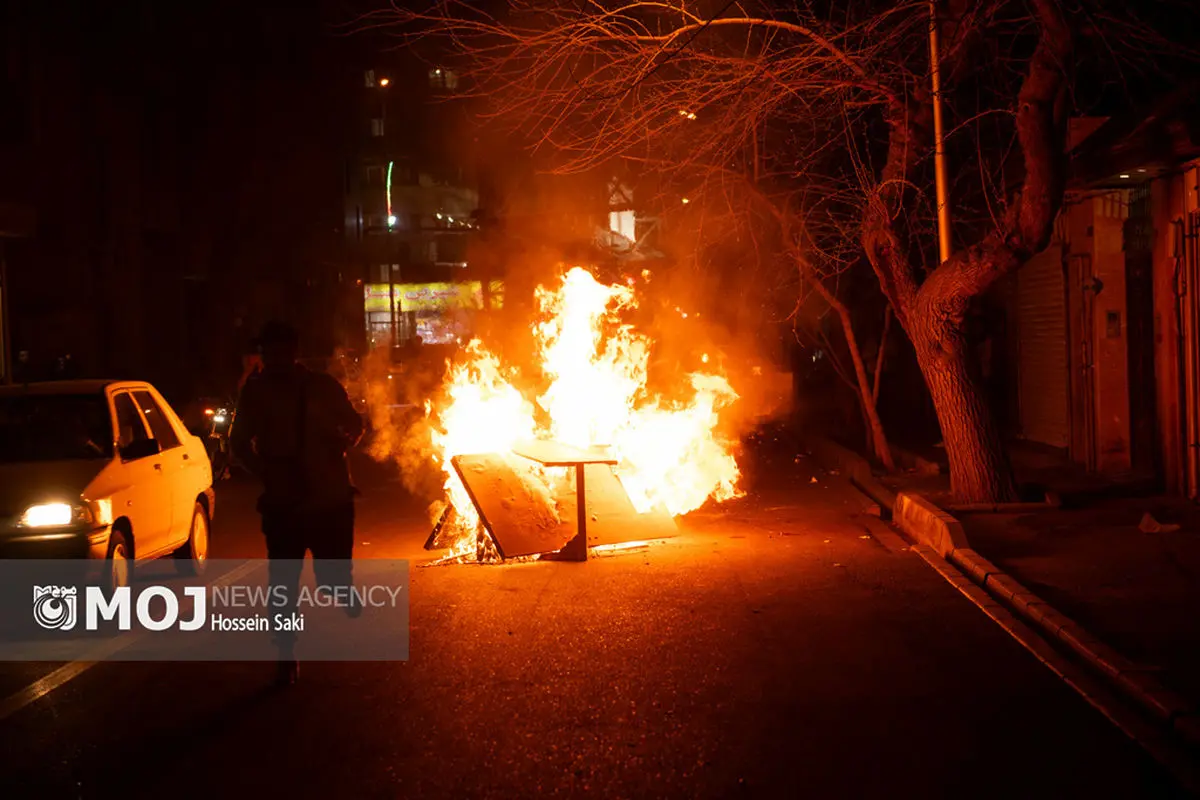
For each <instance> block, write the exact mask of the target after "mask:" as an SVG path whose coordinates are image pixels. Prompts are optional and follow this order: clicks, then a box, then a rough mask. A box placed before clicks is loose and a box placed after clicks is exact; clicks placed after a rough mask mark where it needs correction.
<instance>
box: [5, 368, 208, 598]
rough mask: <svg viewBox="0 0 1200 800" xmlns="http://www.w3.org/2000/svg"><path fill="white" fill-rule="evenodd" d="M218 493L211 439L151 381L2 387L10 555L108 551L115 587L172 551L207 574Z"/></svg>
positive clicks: (99, 554) (108, 575) (106, 564)
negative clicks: (189, 424)
mask: <svg viewBox="0 0 1200 800" xmlns="http://www.w3.org/2000/svg"><path fill="white" fill-rule="evenodd" d="M214 501H215V497H214V493H213V489H212V469H211V466H210V464H209V459H208V455H207V453H206V452H205V448H204V442H203V441H202V440H201V439H200V438H199V437H197V436H195V435H194V434H192V433H189V432H188V430H187V428H186V427H185V426H184V424H183V422H182V421H181V420H180V418H179V416H178V415H177V414H176V413H175V411H174V410H173V409H172V408H171V407H170V405H168V404H167V402H166V401H165V400H164V399H163V397H162V395H161V394H160V393H159V392H158V391H157V390H156V389H155V388H154V387H153V386H151V385H150V384H148V383H142V382H134V381H98V380H88V381H57V382H48V383H41V384H36V383H35V384H27V385H21V386H5V387H0V557H4V558H13V557H25V558H55V557H67V558H91V559H98V560H101V559H102V560H103V563H102V568H103V573H102V575H103V579H104V581H105V583H106V584H107V585H109V586H124V585H128V582H129V578H130V573H131V572H132V568H133V563H134V562H135V560H136V561H145V560H149V559H154V558H159V557H161V556H168V555H170V556H174V557H175V559H176V564H177V566H178V567H179V568H180V570H181V571H182V572H184V573H188V574H199V573H201V572H202V571H203V570H204V567H205V565H206V563H207V559H208V545H209V532H210V523H211V521H212V517H213V512H214V510H215V509H214Z"/></svg>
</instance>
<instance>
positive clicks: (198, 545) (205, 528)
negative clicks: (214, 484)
mask: <svg viewBox="0 0 1200 800" xmlns="http://www.w3.org/2000/svg"><path fill="white" fill-rule="evenodd" d="M209 533H210V527H209V520H208V512H207V511H205V510H204V506H203V505H201V504H200V503H199V502H197V503H196V504H195V506H193V507H192V523H191V525H190V526H189V527H188V538H187V541H186V542H184V543H183V546H182V547H180V548H179V549H178V550H176V551H175V566H176V568H177V569H178V570H179V571H180V572H181V573H182V574H184V575H193V576H199V575H203V574H204V570H205V569H206V568H207V567H208V542H209Z"/></svg>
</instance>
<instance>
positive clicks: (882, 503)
mask: <svg viewBox="0 0 1200 800" xmlns="http://www.w3.org/2000/svg"><path fill="white" fill-rule="evenodd" d="M807 442H808V446H809V451H810V452H811V454H812V455H813V456H815V457H816V459H817V460H818V461H820V462H822V463H823V464H825V465H827V466H833V467H835V468H836V469H839V470H841V471H842V472H843V473H844V474H845V475H846V476H847V477H848V478H850V482H851V483H853V484H854V485H855V486H856V487H858V490H859V491H861V492H862V493H863V494H865V495H866V496H867V497H869V498H871V499H872V500H874V501H875V502H876V503H878V504H879V513H880V517H881V518H882V519H890V517H891V514H892V509H893V507H894V506H895V504H896V494H895V493H894V492H892V491H891V490H889V489H888V488H887V487H886V486H884V485H883V484H881V483H880V482H879V481H877V480H876V479H875V473H874V472H872V471H871V463H870V462H869V461H867V460H866V459H865V458H863V457H862V456H860V455H859V454H858V453H856V452H854V451H853V450H850V449H848V448H846V447H842V446H841V445H840V444H838V443H837V442H834V441H832V440H830V439H826V438H825V437H823V436H809V437H807Z"/></svg>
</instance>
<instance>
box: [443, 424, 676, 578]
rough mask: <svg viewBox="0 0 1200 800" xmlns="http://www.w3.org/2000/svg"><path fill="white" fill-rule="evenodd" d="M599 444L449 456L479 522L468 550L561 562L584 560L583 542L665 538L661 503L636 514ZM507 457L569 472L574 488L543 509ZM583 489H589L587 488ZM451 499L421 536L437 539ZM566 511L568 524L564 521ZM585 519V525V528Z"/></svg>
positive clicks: (549, 444)
mask: <svg viewBox="0 0 1200 800" xmlns="http://www.w3.org/2000/svg"><path fill="white" fill-rule="evenodd" d="M604 450H605V448H589V449H587V450H583V449H580V448H576V447H571V446H569V445H565V444H563V443H561V442H555V441H548V440H534V441H526V442H520V443H518V444H517V445H516V446H514V447H513V448H512V450H511V451H510V454H505V455H502V454H497V453H483V454H475V455H461V456H454V457H453V458H452V459H451V463H452V464H453V466H454V470H455V472H456V473H457V474H458V477H459V479H460V480H461V481H462V485H463V487H464V488H465V489H466V492H467V494H468V496H469V497H470V499H471V502H472V504H473V505H474V508H475V511H476V513H478V515H479V521H480V524H481V526H482V528H483V530H482V531H480V532H479V536H481V537H484V536H486V537H487V538H486V539H483V540H482V541H480V542H478V544H477V553H476V557H477V558H479V559H480V560H485V559H486V557H487V555H488V554H489V553H490V552H491V550H492V549H493V548H494V550H495V553H496V556H497V557H498V558H500V559H502V560H503V559H510V558H519V557H523V556H533V555H540V556H542V557H543V558H548V559H553V560H561V561H586V560H587V554H588V549H589V548H614V547H617V546H621V545H624V546H629V545H631V544H636V543H640V542H646V541H652V540H658V539H665V538H669V537H671V536H674V535H675V534H676V533H677V532H678V530H677V528H676V525H675V520H674V518H673V517H671V515H670V514H669V513H667V512H666V511H665V510H662V509H654V510H651V511H649V512H647V513H642V514H639V513H638V511H637V509H636V508H634V505H633V502H632V501H631V500H630V499H629V494H628V493H627V492H626V491H625V489H624V487H623V486H622V485H621V482H620V479H619V478H618V477H617V476H616V474H615V473H614V472H613V469H612V468H613V467H615V466H616V465H617V464H618V463H619V461H618V459H617V458H615V457H614V456H612V455H611V454H609V453H607V452H603V451H604ZM513 456H516V457H517V458H520V459H526V460H528V461H530V462H533V463H536V464H539V465H541V466H542V467H549V468H566V469H571V470H573V471H574V478H575V481H574V483H575V489H574V492H573V493H570V492H564V493H562V494H559V495H557V496H555V497H553V500H554V501H555V506H556V507H557V508H556V510H557V511H558V513H555V514H548V513H546V511H547V508H546V503H545V500H546V498H545V497H544V496H540V495H539V494H538V493H537V492H530V491H529V489H528V484H527V482H526V481H524V480H522V477H521V474H520V471H519V469H517V468H516V464H514V459H513V458H512V457H513ZM589 489H590V494H589ZM452 509H453V506H450V507H448V508H447V511H446V513H445V514H444V515H443V517H442V520H441V521H439V523H438V527H436V528H435V529H434V532H433V534H432V535H431V536H430V537H429V540H428V541H427V542H426V543H425V546H426V549H433V548H434V547H436V546H437V544H438V538H439V534H440V532H441V529H442V528H443V526H444V524H445V522H446V521H447V519H448V516H447V515H448V514H450V513H452V512H451V510H452ZM571 516H574V518H575V522H574V525H572V524H571V523H570V522H569V520H570V517H571ZM589 520H590V521H591V523H592V524H591V526H590V528H591V530H589V524H588V523H589Z"/></svg>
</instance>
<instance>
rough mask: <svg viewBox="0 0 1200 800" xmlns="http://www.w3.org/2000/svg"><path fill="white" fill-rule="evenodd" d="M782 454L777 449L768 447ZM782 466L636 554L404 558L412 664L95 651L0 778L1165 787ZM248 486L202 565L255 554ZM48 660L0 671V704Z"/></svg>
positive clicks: (171, 783)
mask: <svg viewBox="0 0 1200 800" xmlns="http://www.w3.org/2000/svg"><path fill="white" fill-rule="evenodd" d="M782 463H783V464H785V465H791V460H790V459H788V460H786V461H785V462H782ZM806 463H807V462H806V461H804V460H801V461H800V463H799V464H797V465H796V466H795V467H794V469H790V470H789V474H787V475H785V476H782V477H781V478H780V480H776V481H772V482H771V484H770V485H766V484H760V485H759V486H758V487H757V488H756V490H755V491H754V492H753V493H752V494H751V496H749V497H748V498H746V499H745V500H742V501H736V502H734V503H731V504H729V505H727V506H725V507H721V508H716V509H704V510H703V511H701V512H698V513H696V514H693V515H691V516H689V517H688V518H686V519H684V520H683V521H682V529H683V534H682V535H681V536H680V537H679V538H677V539H675V540H672V541H671V542H669V543H667V544H663V545H657V546H654V547H652V548H651V549H649V550H647V551H642V552H634V553H627V554H624V555H616V556H609V557H605V558H597V559H593V560H591V561H589V562H588V563H586V564H563V563H545V562H543V563H525V564H515V565H508V566H439V567H428V568H426V567H423V566H421V562H427V561H428V560H429V559H430V557H431V554H429V553H427V552H425V551H424V550H422V549H421V546H422V543H423V541H424V539H425V537H426V535H427V534H428V525H427V522H426V521H425V518H424V513H423V510H422V509H421V507H420V504H418V503H415V502H413V501H412V500H411V498H408V497H407V496H406V495H405V493H404V492H403V490H402V489H401V488H400V485H399V484H398V483H396V482H394V481H392V480H390V478H389V475H388V474H387V473H386V472H382V471H380V470H369V471H368V475H367V477H366V478H365V479H364V482H363V484H364V496H363V497H362V499H361V504H360V525H359V533H358V536H357V538H358V542H359V545H358V551H357V554H358V555H359V556H360V557H367V558H370V557H386V558H395V557H406V558H410V559H412V560H413V566H412V576H411V578H412V605H411V614H412V636H411V653H412V655H411V659H410V660H409V661H408V662H406V663H377V664H358V663H345V664H337V663H314V664H307V665H304V666H303V668H302V673H301V682H300V683H299V684H298V685H297V686H295V687H292V688H291V689H289V690H286V691H282V692H279V691H274V690H271V689H270V688H269V682H270V679H271V677H272V669H271V668H272V665H270V664H262V663H258V664H255V663H250V664H245V663H227V664H220V663H218V664H142V663H101V664H98V665H96V666H94V667H92V668H90V669H87V670H86V671H84V672H82V673H81V674H79V675H78V676H77V677H75V678H74V679H73V680H71V681H69V682H67V683H65V684H64V685H62V686H61V687H59V688H57V689H56V690H54V691H52V692H50V693H49V694H47V695H46V696H44V697H42V698H41V699H39V700H37V701H36V702H34V703H32V704H30V705H28V706H26V707H24V708H22V709H21V710H19V711H17V712H16V713H14V714H12V715H11V716H9V717H7V718H6V719H4V720H3V721H0V797H2V798H16V797H30V798H39V799H40V800H47V799H48V798H59V797H104V798H109V797H171V798H175V797H206V798H209V797H236V798H241V797H268V796H269V797H304V798H308V797H338V798H341V797H355V798H358V797H381V798H409V797H474V796H489V797H533V796H540V795H555V796H563V795H578V796H596V797H739V796H745V797H822V798H823V797H923V798H930V797H1006V798H1009V797H1021V798H1031V797H1055V798H1061V797H1078V796H1088V797H1120V798H1131V797H1163V796H1175V795H1176V794H1177V793H1178V789H1176V788H1175V786H1174V784H1173V783H1172V782H1171V779H1170V778H1169V777H1167V776H1166V774H1165V773H1164V772H1163V771H1162V770H1160V769H1159V767H1158V766H1157V765H1156V763H1155V762H1153V761H1152V760H1151V759H1150V757H1149V756H1148V755H1146V754H1145V753H1144V752H1143V751H1142V750H1141V749H1140V748H1139V747H1138V746H1137V745H1135V744H1134V743H1133V742H1132V741H1130V740H1129V739H1127V738H1126V737H1125V736H1124V734H1122V733H1121V732H1120V731H1118V730H1117V729H1116V728H1115V727H1113V726H1112V725H1111V724H1110V723H1109V722H1108V721H1107V720H1106V719H1105V718H1104V717H1102V716H1101V715H1100V714H1099V713H1098V712H1096V711H1095V710H1094V709H1092V708H1091V707H1090V706H1089V705H1087V704H1086V703H1085V702H1084V701H1083V700H1082V699H1081V698H1080V697H1079V696H1078V695H1076V694H1075V693H1074V692H1073V691H1072V690H1071V689H1069V688H1068V687H1067V686H1066V685H1064V684H1063V683H1062V682H1061V681H1060V680H1059V679H1057V678H1056V677H1055V676H1054V675H1053V674H1052V673H1051V672H1050V671H1049V670H1047V669H1046V668H1045V667H1044V666H1043V665H1042V664H1040V663H1039V662H1038V661H1036V660H1035V659H1034V658H1033V657H1032V656H1031V655H1029V654H1028V653H1027V652H1026V651H1025V650H1024V649H1023V648H1021V646H1020V645H1018V644H1017V643H1016V642H1014V641H1013V640H1012V639H1011V638H1010V637H1009V636H1008V635H1007V634H1006V633H1005V632H1004V631H1003V630H1001V629H1000V628H999V627H997V626H996V625H995V624H994V623H993V622H992V621H991V620H989V619H988V618H987V617H986V616H985V615H984V614H983V613H982V612H981V611H979V610H978V609H977V608H976V607H975V606H973V605H971V604H970V603H969V602H968V601H967V600H966V599H965V598H964V597H963V596H962V595H960V594H959V593H958V592H957V591H956V590H955V589H954V588H952V587H951V586H949V585H948V584H947V583H946V582H945V581H944V580H943V579H942V578H941V577H940V576H939V575H938V574H937V573H936V572H934V571H933V570H932V569H931V568H930V567H929V566H928V565H927V564H925V562H924V561H922V560H921V559H920V558H919V557H918V556H917V555H916V554H914V553H912V552H908V551H905V550H901V549H898V548H895V549H892V548H889V547H888V546H885V543H884V542H886V541H887V540H886V537H879V538H876V537H875V536H873V535H872V531H878V530H879V526H880V523H879V522H878V520H873V519H872V518H871V517H870V516H869V515H867V514H865V513H863V510H864V506H865V501H864V500H863V499H862V498H861V497H860V496H859V495H857V494H856V493H855V492H854V490H853V489H852V488H851V487H850V486H848V485H847V484H846V483H845V482H844V481H843V480H842V479H841V478H838V477H834V476H824V475H822V476H820V477H819V478H818V482H816V483H812V482H811V476H810V475H809V473H808V472H807V471H806V470H805V466H806ZM253 500H254V490H253V487H252V486H249V485H245V484H241V483H233V484H226V485H223V486H222V487H221V489H220V490H219V504H218V517H217V520H216V525H215V529H214V549H213V553H212V555H213V557H214V558H234V557H245V556H262V555H263V554H264V549H263V547H262V543H261V538H260V536H259V535H258V533H257V530H256V527H255V526H256V523H257V519H256V517H255V516H254V513H253ZM56 666H58V665H11V664H10V665H0V696H8V695H9V694H11V693H12V692H13V691H16V690H18V689H20V688H21V687H22V686H24V685H26V684H27V683H29V682H30V681H32V680H35V679H36V678H37V677H39V676H40V675H42V674H45V673H48V672H50V671H51V670H52V669H53V668H54V667H56Z"/></svg>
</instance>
